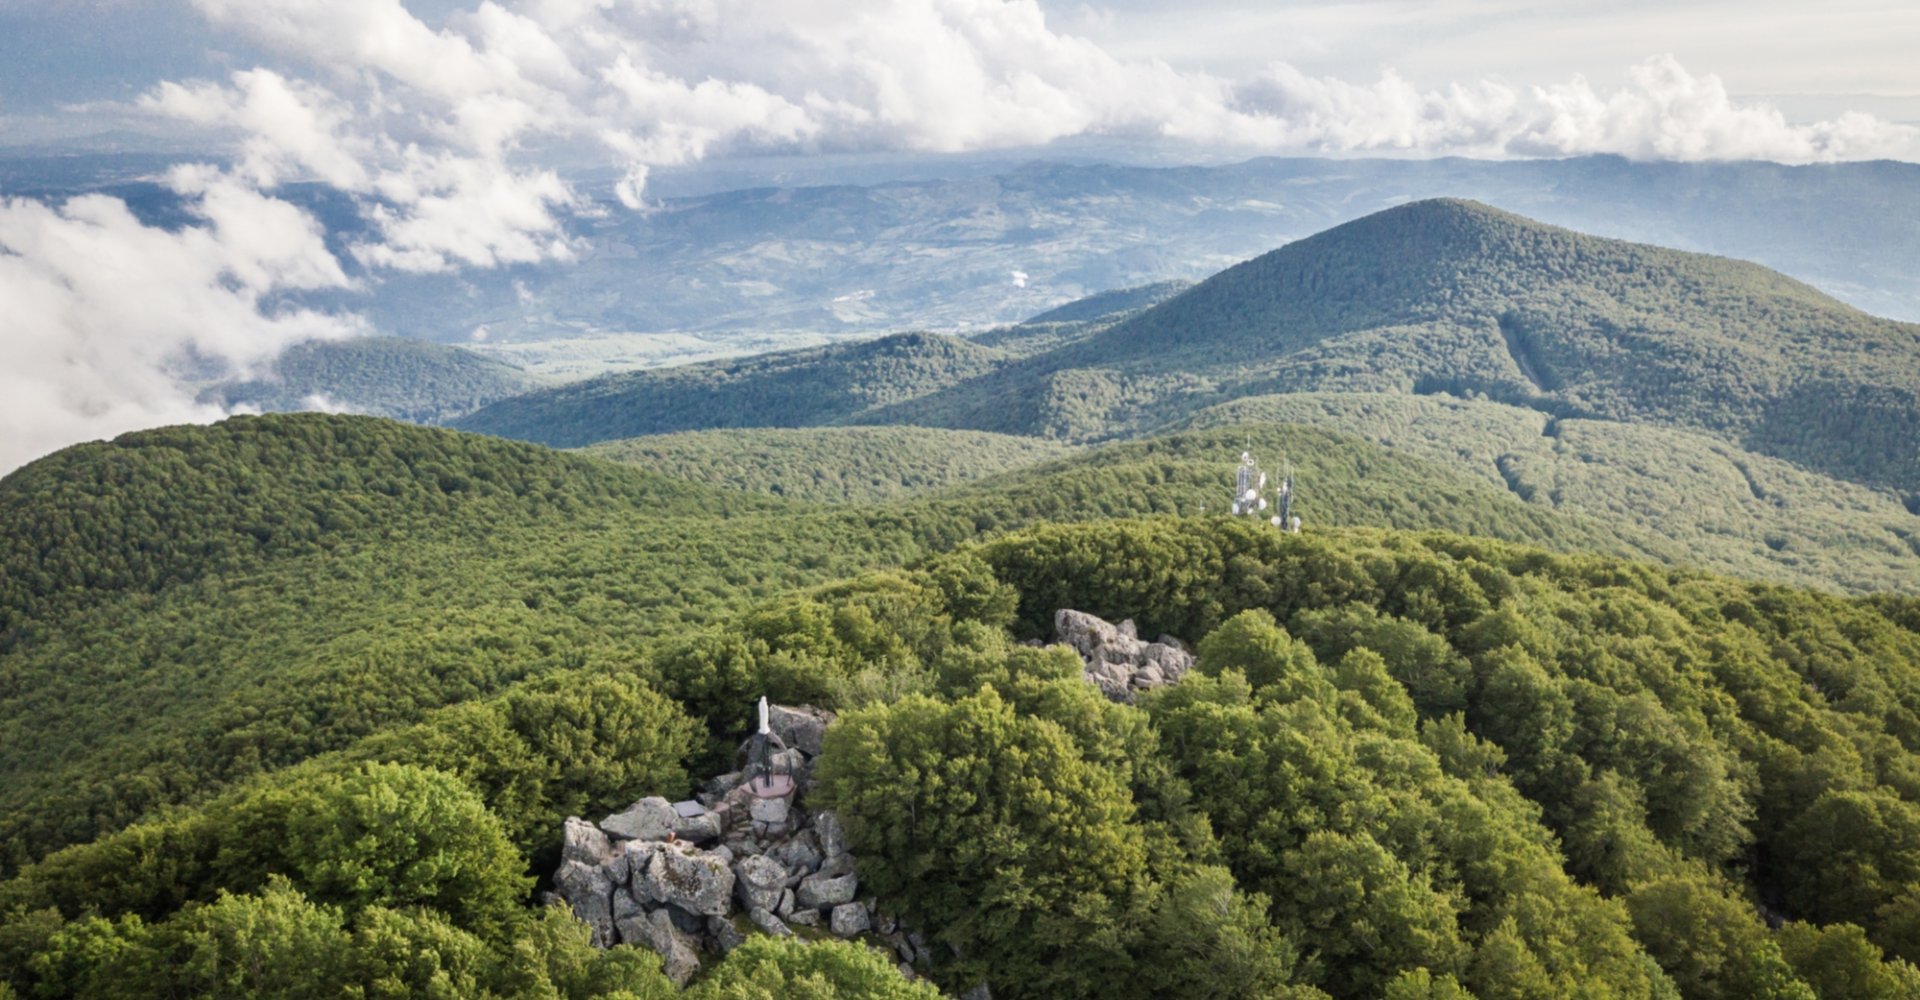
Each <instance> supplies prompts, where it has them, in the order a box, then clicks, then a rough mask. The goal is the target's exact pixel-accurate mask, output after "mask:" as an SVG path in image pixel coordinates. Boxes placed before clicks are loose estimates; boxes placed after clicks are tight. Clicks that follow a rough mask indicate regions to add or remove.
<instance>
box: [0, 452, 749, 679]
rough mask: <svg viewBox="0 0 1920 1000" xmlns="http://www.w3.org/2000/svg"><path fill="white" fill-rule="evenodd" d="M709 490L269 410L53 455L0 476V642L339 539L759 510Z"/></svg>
mask: <svg viewBox="0 0 1920 1000" xmlns="http://www.w3.org/2000/svg"><path fill="white" fill-rule="evenodd" d="M775 505H776V501H774V500H772V499H771V498H761V499H755V498H751V497H747V496H743V495H739V494H735V493H731V492H726V493H720V492H714V491H710V490H707V489H705V488H702V487H699V486H696V485H693V484H691V483H688V482H686V481H685V480H681V479H674V478H669V477H665V476H659V475H654V474H649V473H646V472H644V471H641V470H638V469H627V468H611V469H610V468H608V467H606V466H605V465H604V464H602V463H595V462H590V461H588V460H585V459H580V458H576V457H572V456H565V455H555V454H553V453H552V452H548V451H547V450H546V449H543V448H538V447H533V446H529V445H524V444H520V443H518V442H512V441H501V440H490V439H487V438H483V437H477V436H474V435H467V434H456V433H454V432H451V431H443V430H435V429H430V428H413V427H407V426H405V425H401V424H396V423H394V422H392V421H389V420H383V419H378V418H374V417H357V416H335V417H321V416H318V415H314V414H273V415H267V416H258V417H246V416H242V417H234V418H231V419H229V420H226V421H222V422H221V423H218V424H214V425H212V426H210V427H166V428H161V429H158V430H152V431H139V432H135V433H132V434H127V435H123V436H121V437H119V438H117V439H115V440H113V441H110V442H95V443H90V444H82V445H76V446H74V447H71V448H67V449H64V450H62V451H60V452H57V453H55V454H53V455H50V456H48V457H46V458H43V459H40V460H39V461H36V462H33V463H30V464H28V465H26V466H24V467H22V468H20V469H17V470H15V471H14V472H11V473H9V474H8V475H7V476H6V477H4V478H0V509H4V510H5V511H6V512H7V515H8V517H7V524H8V527H7V531H6V532H5V535H4V537H0V648H6V647H8V646H11V645H12V644H14V643H15V642H17V641H19V639H20V634H19V631H20V629H21V628H22V627H23V624H24V623H26V622H28V621H30V620H32V619H34V618H36V617H39V616H42V615H44V614H46V613H48V612H49V611H54V610H66V609H70V608H74V607H81V606H85V605H86V604H89V603H92V602H93V601H96V600H99V599H102V598H105V597H111V596H113V595H116V594H122V593H156V592H159V591H161V590H164V589H166V588H168V587H172V586H176V585H179V584H183V583H190V582H192V581H193V580H195V579H198V578H200V577H203V576H212V575H218V574H222V573H235V572H245V571H247V570H249V569H252V568H255V567H258V566H260V565H263V564H265V563H267V562H270V561H273V560H276V559H281V558H287V557H293V556H300V555H306V554H311V553H313V552H317V551H323V550H326V549H329V548H332V547H335V546H339V545H343V544H344V545H349V546H359V545H366V544H378V543H379V542H381V541H383V540H387V539H405V538H408V537H410V536H412V535H415V534H432V535H440V536H465V537H469V538H473V537H484V536H485V535H486V534H487V533H488V532H491V531H495V530H498V529H499V528H500V527H501V525H502V524H503V523H511V522H520V523H527V522H531V521H538V520H540V519H542V518H544V517H550V516H552V515H553V514H554V513H555V512H559V511H566V512H570V513H578V512H583V511H586V510H592V509H599V510H603V511H607V512H610V513H619V512H628V513H633V512H639V511H645V512H647V513H648V514H650V515H654V516H659V515H671V514H686V513H700V514H702V515H709V514H725V513H729V512H736V511H737V512H747V511H753V510H764V509H767V508H769V507H772V506H775Z"/></svg>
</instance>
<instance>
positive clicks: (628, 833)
mask: <svg viewBox="0 0 1920 1000" xmlns="http://www.w3.org/2000/svg"><path fill="white" fill-rule="evenodd" d="M679 823H680V815H679V814H678V813H676V812H674V811H673V803H671V802H668V801H667V800H666V799H663V798H661V797H660V796H658V795H650V796H648V797H646V798H644V799H641V800H640V801H638V802H635V803H634V804H633V805H630V806H628V807H627V808H626V810H625V811H624V812H617V813H614V814H613V815H611V816H608V817H607V818H606V819H603V820H601V821H600V829H602V830H605V831H606V832H608V833H610V834H612V835H614V836H616V837H620V838H623V839H626V840H665V839H667V834H670V833H672V832H674V828H675V827H676V826H678V825H679Z"/></svg>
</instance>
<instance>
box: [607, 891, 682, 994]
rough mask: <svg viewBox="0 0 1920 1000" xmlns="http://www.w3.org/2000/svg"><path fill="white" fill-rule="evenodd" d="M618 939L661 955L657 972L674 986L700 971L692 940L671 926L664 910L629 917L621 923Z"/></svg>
mask: <svg viewBox="0 0 1920 1000" xmlns="http://www.w3.org/2000/svg"><path fill="white" fill-rule="evenodd" d="M620 939H621V940H623V941H625V942H627V943H628V944H644V945H646V946H647V947H649V948H652V949H653V950H654V951H656V952H659V953H660V970H661V971H662V972H665V973H666V974H667V978H668V979H671V980H673V983H674V985H675V986H685V985H687V980H689V979H692V978H693V974H694V973H695V972H698V971H700V956H699V955H697V954H695V953H694V949H693V939H692V938H691V937H689V936H688V935H687V934H686V932H684V931H682V930H681V929H680V928H678V927H675V926H674V925H673V917H672V915H671V914H669V913H668V912H667V911H666V910H665V909H664V908H663V909H658V910H655V911H653V912H652V913H649V914H645V915H644V916H637V917H630V918H628V919H626V920H623V921H621V922H620Z"/></svg>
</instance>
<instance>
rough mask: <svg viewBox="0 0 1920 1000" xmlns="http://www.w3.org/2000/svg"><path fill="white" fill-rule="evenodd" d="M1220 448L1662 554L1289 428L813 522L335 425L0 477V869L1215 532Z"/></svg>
mask: <svg viewBox="0 0 1920 1000" xmlns="http://www.w3.org/2000/svg"><path fill="white" fill-rule="evenodd" d="M1249 435H1251V437H1249ZM1249 440H1251V441H1252V443H1253V444H1254V446H1255V447H1256V448H1259V449H1261V450H1262V452H1263V453H1268V454H1277V453H1278V452H1279V451H1281V450H1282V449H1289V450H1290V453H1291V454H1294V455H1295V456H1296V461H1297V463H1298V464H1299V465H1300V467H1301V472H1302V482H1303V486H1302V497H1303V508H1302V512H1303V514H1304V515H1305V516H1306V517H1307V518H1308V519H1309V523H1310V525H1311V526H1312V527H1314V528H1315V529H1318V528H1319V527H1322V526H1326V525H1334V524H1371V525H1380V526H1392V527H1409V528H1446V529H1450V530H1455V531H1463V532H1472V533H1476V534H1483V535H1490V536H1493V537H1500V538H1508V539H1513V540H1525V541H1534V542H1538V543H1542V544H1546V545H1550V546H1553V547H1556V548H1560V549H1562V550H1568V551H1578V550H1591V549H1601V550H1606V551H1613V552H1620V553H1626V554H1638V555H1654V556H1656V557H1661V558H1668V559H1680V558H1682V557H1683V556H1684V553H1683V552H1680V551H1678V550H1675V549H1674V548H1672V547H1665V548H1663V547H1662V546H1661V544H1660V542H1659V541H1658V540H1656V539H1652V538H1650V537H1645V536H1641V535H1636V534H1635V533H1634V532H1632V531H1626V532H1614V531H1611V530H1609V529H1607V528H1605V527H1604V526H1602V525H1598V524H1595V523H1592V522H1583V521H1582V520H1581V519H1579V518H1578V517H1576V516H1568V515H1560V514H1555V513H1553V512H1550V511H1543V510H1539V509H1536V508H1534V507H1530V506H1529V505H1527V504H1524V503H1522V502H1520V501H1519V500H1517V499H1516V498H1514V497H1512V496H1510V495H1508V494H1506V493H1505V492H1504V491H1501V490H1499V489H1497V488H1494V487H1489V486H1485V485H1482V484H1480V483H1477V482H1474V481H1472V480H1470V479H1466V478H1463V477H1458V476H1451V475H1449V474H1447V473H1445V472H1442V471H1438V470H1436V469H1434V468H1431V467H1428V466H1424V465H1422V464H1421V463H1420V462H1418V461H1415V460H1410V459H1406V458H1401V457H1397V456H1393V455H1391V454H1388V453H1385V452H1383V451H1381V450H1379V449H1377V448H1374V447H1372V446H1369V445H1367V444H1365V443H1364V442H1361V441H1359V440H1357V439H1353V438H1343V437H1339V436H1335V435H1330V434H1327V433H1325V432H1317V431H1309V430H1304V429H1276V428H1271V427H1268V428H1228V429H1220V430H1215V431H1212V432H1206V433H1196V434H1188V435H1185V436H1182V437H1177V438H1172V439H1168V440H1166V441H1160V442H1147V443H1142V444H1130V445H1123V446H1117V447H1114V448H1110V449H1103V450H1102V451H1100V452H1097V453H1093V454H1089V455H1086V456H1079V457H1076V458H1074V459H1069V460H1065V461H1061V462H1057V463H1054V464H1051V465H1048V466H1043V467H1037V468H1034V469H1031V470H1028V471H1024V472H1020V473H1014V474H1010V475H1008V476H1006V477H1003V478H1000V479H998V480H989V481H983V482H980V483H978V484H974V485H970V486H966V487H962V488H959V489H957V490H950V491H945V492H935V493H932V494H929V495H927V496H925V497H923V498H920V499H918V500H916V501H914V502H913V503H911V504H904V505H903V504H890V505H887V506H884V507H877V508H866V507H857V506H856V507H845V508H841V509H824V508H822V509H815V508H812V507H809V506H806V505H802V504H796V503H785V502H781V501H778V500H776V499H774V498H771V497H764V496H762V497H754V496H751V495H747V494H743V493H740V492H735V491H721V490H714V489H710V488H707V487H702V486H697V485H693V484H688V483H684V482H680V481H677V480H672V479H667V478H664V477H661V476H657V475H653V474H650V473H647V472H644V471H641V470H638V469H634V468H631V467H627V466H622V465H618V464H614V463H609V462H603V461H596V460H593V459H589V458H584V457H579V456H572V455H564V454H557V453H553V452H549V451H547V450H545V449H541V448H537V447H533V446H529V445H521V444H514V443H511V442H502V441H496V440H492V439H488V438H483V437H478V436H470V435H463V434H457V433H454V432H450V431H444V430H434V429H427V428H418V427H409V426H406V425H402V424H396V423H392V422H389V421H383V420H376V419H372V418H364V417H339V416H325V415H319V414H299V415H291V414H290V415H276V416H267V417H252V418H236V419H233V420H230V421H227V422H225V423H222V424H218V425H215V426H213V427H181V428H169V429H165V430H160V431H152V432H144V433H141V434H134V435H128V436H125V437H123V438H120V439H118V440H117V441H114V442H110V443H103V444H96V445H85V446H80V447H78V448H74V449H69V450H67V451H64V452H61V453H59V454H57V455H54V456H51V457H49V458H48V459H45V460H43V461H42V462H39V463H35V464H33V465H30V466H28V467H26V468H24V469H22V470H20V471H18V472H16V473H14V474H13V475H11V476H9V477H7V478H6V479H5V480H0V498H4V502H5V503H6V505H7V507H6V509H7V510H8V512H9V515H10V517H9V520H8V524H9V525H10V528H9V531H8V533H7V535H6V537H5V539H4V544H5V545H6V547H7V548H6V550H5V551H6V553H7V555H6V556H5V561H4V562H0V566H4V567H6V579H7V580H8V582H9V586H10V587H11V588H12V589H10V590H9V591H8V592H7V593H8V595H9V596H8V597H7V598H6V601H7V603H6V609H7V618H6V619H5V620H6V621H7V623H8V624H7V628H6V631H5V632H4V633H0V677H4V679H5V680H6V681H7V683H6V684H5V685H0V844H3V845H4V849H5V855H4V858H5V862H4V863H6V864H8V865H12V864H17V863H19V862H21V861H23V860H25V859H28V858H31V857H36V856H38V855H39V854H41V853H43V852H44V851H46V850H47V849H49V848H51V847H54V846H58V845H60V844H64V843H70V842H73V841H75V840H84V839H87V838H88V837H91V836H93V835H95V834H96V833H99V832H102V831H107V830H112V829H117V828H118V827H120V826H122V825H124V824H125V823H127V822H129V821H131V820H132V819H134V818H136V817H138V816H140V815H141V814H143V813H145V812H147V811H148V810H150V809H153V808H155V807H157V806H160V805H164V804H167V803H175V802H182V801H190V800H194V799H198V798H201V797H204V796H206V795H208V794H211V793H212V792H214V791H216V790H218V789H220V788H222V787H225V786H226V785H229V784H231V783H232V782H234V781H237V780H240V779H243V778H245V777H247V776H249V775H252V774H254V773H257V772H259V771H262V770H271V769H274V768H279V767H284V766H287V765H289V764H292V763H295V762H297V761H300V760H304V759H306V758H307V757H309V756H311V755H313V754H315V753H319V752H322V751H325V750H329V749H334V748H337V747H340V746H343V745H345V743H347V742H349V741H351V740H353V739H355V738H358V737H360V736H362V735H365V734H367V733H370V732H374V731H376V730H379V729H381V728H384V727H389V726H393V725H397V724H401V723H405V722H409V721H412V720H414V719H417V718H419V717H420V715H421V714H422V713H424V712H427V711H430V710H432V709H434V708H435V707H437V706H440V705H444V704H449V703H454V702H460V701H463V700H466V699H470V698H474V697H479V696H482V695H485V694H488V693H490V692H494V691H497V690H499V689H501V688H502V687H503V686H504V685H507V684H509V683H512V682H514V681H516V680H518V679H520V678H524V677H531V676H535V675H541V674H545V673H549V672H552V671H554V670H558V669H561V668H564V667H568V666H578V665H581V664H618V663H620V662H623V661H624V660H625V659H628V658H630V657H632V656H633V655H635V651H636V650H637V649H638V648H639V647H640V646H641V645H642V644H644V643H645V642H648V641H651V640H652V639H654V638H656V637H658V636H661V635H664V634H669V633H671V632H673V631H675V630H678V629H683V628H686V627H688V625H690V624H693V623H698V622H701V621H705V620H708V619H709V618H710V617H711V616H713V615H714V614H716V613H719V612H721V611H723V610H725V609H727V608H730V607H736V606H738V605H739V604H741V603H742V602H744V601H749V600H753V599H756V598H759V597H764V596H768V595H771V594H774V593H778V592H780V591H782V590H785V589H788V588H791V587H794V586H799V585H804V584H807V583H811V582H817V581H820V580H824V579H829V578H831V577H834V576H840V575H845V574H848V573H851V572H855V571H857V570H859V569H861V568H864V567H868V566H873V565H890V564H898V563H900V562H902V561H905V560H907V559H910V558H913V557H915V556H917V555H921V554H924V553H926V552H930V551H939V550H944V549H946V548H949V547H951V546H953V545H955V544H959V543H962V542H964V541H967V540H969V539H971V538H975V537H979V536H980V535H981V534H982V533H986V532H995V531H1004V530H1011V529H1015V528H1019V527H1022V526H1026V525H1031V524H1034V523H1038V522H1041V521H1045V520H1082V519H1087V518H1097V517H1107V516H1139V515H1144V514H1154V513H1169V514H1174V513H1187V514H1194V513H1199V512H1203V511H1207V510H1216V511H1217V510H1219V509H1220V507H1221V504H1222V503H1224V502H1225V493H1226V485H1225V484H1226V483H1227V482H1228V478H1227V477H1228V475H1229V474H1230V471H1231V469H1232V467H1233V464H1234V462H1235V461H1236V460H1237V457H1238V454H1239V449H1240V447H1241V446H1242V445H1243V443H1245V442H1247V441H1249ZM110 557H111V558H110ZM128 706H138V710H137V711H128V709H127V707H128Z"/></svg>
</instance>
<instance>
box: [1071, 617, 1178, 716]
mask: <svg viewBox="0 0 1920 1000" xmlns="http://www.w3.org/2000/svg"><path fill="white" fill-rule="evenodd" d="M1053 634H1054V641H1055V642H1056V643H1060V644H1063V645H1066V646H1068V647H1070V648H1072V649H1073V651H1074V652H1076V653H1079V654H1080V662H1081V663H1082V664H1083V665H1084V667H1083V674H1082V676H1084V677H1085V678H1086V679H1087V682H1088V683H1090V684H1093V685H1094V686H1095V687H1098V688H1099V689H1100V691H1101V693H1102V694H1105V695H1106V696H1107V697H1108V698H1111V699H1113V700H1114V701H1121V702H1128V703H1131V702H1132V701H1133V700H1134V699H1135V698H1136V697H1137V696H1138V694H1139V692H1141V691H1148V690H1152V689H1153V688H1157V687H1164V686H1166V685H1168V684H1173V683H1175V682H1177V681H1179V680H1180V678H1181V677H1182V676H1184V675H1185V674H1186V672H1187V671H1188V670H1189V669H1191V668H1192V667H1193V653H1192V652H1191V651H1189V650H1188V649H1187V646H1186V644H1185V643H1183V642H1181V641H1180V640H1178V639H1175V638H1174V637H1173V636H1170V635H1163V636H1161V637H1160V638H1159V639H1157V640H1155V641H1153V642H1143V641H1141V639H1140V635H1139V632H1138V631H1137V630H1136V629H1135V628H1134V624H1133V620H1132V619H1127V620H1125V621H1122V622H1121V623H1120V624H1118V625H1113V624H1109V623H1108V622H1106V621H1104V620H1102V619H1100V618H1096V617H1094V616H1093V615H1090V614H1087V613H1085V612H1082V611H1073V610H1069V609H1064V608H1063V609H1061V610H1060V611H1057V612H1055V613H1054V616H1053Z"/></svg>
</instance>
